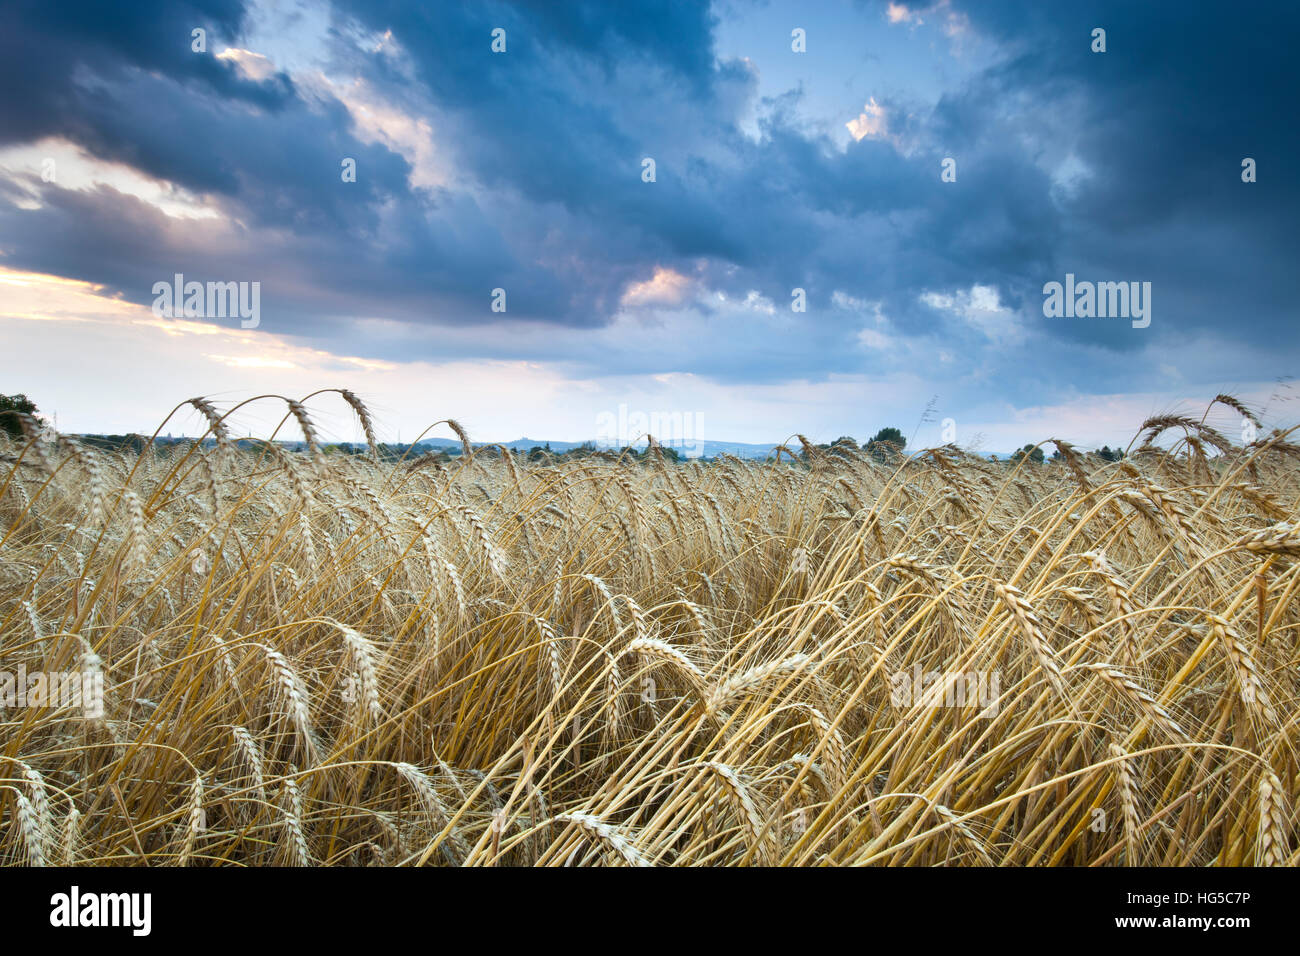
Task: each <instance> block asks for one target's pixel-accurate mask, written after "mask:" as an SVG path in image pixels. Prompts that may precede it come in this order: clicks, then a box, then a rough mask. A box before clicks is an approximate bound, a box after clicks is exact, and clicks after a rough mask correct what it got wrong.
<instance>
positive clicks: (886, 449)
mask: <svg viewBox="0 0 1300 956" xmlns="http://www.w3.org/2000/svg"><path fill="white" fill-rule="evenodd" d="M906 447H907V439H906V438H904V437H903V433H902V432H901V431H899V430H898V429H897V428H894V427H893V426H892V425H891V426H889V427H887V428H882V429H880V431H878V432H876V435H875V437H874V438H872V439H871V441H869V442H867V451H868V452H870V454H871V457H872V458H875V459H876V460H877V461H884V460H885V459H886V458H887V457H889V454H890V453H891V452H895V453H897V452H901V451H902V450H903V449H904V448H906Z"/></svg>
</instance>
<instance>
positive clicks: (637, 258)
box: [0, 0, 1300, 452]
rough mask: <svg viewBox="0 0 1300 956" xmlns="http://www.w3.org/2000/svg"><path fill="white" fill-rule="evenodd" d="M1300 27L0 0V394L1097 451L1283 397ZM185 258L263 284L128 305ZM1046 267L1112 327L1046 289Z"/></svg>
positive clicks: (372, 1)
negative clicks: (1166, 416) (213, 305)
mask: <svg viewBox="0 0 1300 956" xmlns="http://www.w3.org/2000/svg"><path fill="white" fill-rule="evenodd" d="M1097 29H1101V30H1103V31H1104V51H1102V50H1098V49H1095V48H1096V47H1097V46H1098V44H1099V39H1098V35H1097V34H1096V33H1095V31H1096V30H1097ZM196 30H201V31H203V32H202V34H201V38H202V42H201V43H200V42H199V41H198V40H197V39H196V37H195V31H196ZM494 31H503V32H494ZM1298 37H1300V6H1297V5H1295V4H1292V3H1275V4H1270V3H1265V4H1261V5H1254V6H1250V7H1231V8H1225V7H1223V5H1222V4H1217V3H1199V2H1193V0H1189V2H1184V3H1179V4H1172V3H1133V2H1132V0H1116V2H1077V3H1076V2H1070V3H1065V2H1062V3H1042V2H1038V0H980V2H973V0H972V2H967V0H932V2H926V3H921V2H907V3H900V2H889V0H886V2H883V3H877V2H868V0H821V2H810V0H803V2H797V3H784V2H775V0H773V2H739V0H718V2H715V3H712V4H707V3H684V2H673V0H648V2H626V3H619V4H608V3H599V2H584V0H573V2H563V3H560V2H552V0H515V2H481V0H473V2H464V3H459V2H452V0H444V2H439V3H436V4H428V3H413V2H403V3H397V2H385V0H367V2H355V3H354V2H350V0H335V2H328V0H292V2H270V0H252V2H241V0H194V2H186V0H179V2H178V0H165V2H163V0H160V2H154V0H138V2H133V3H131V4H127V5H121V6H112V7H110V6H109V5H105V4H102V3H98V2H89V0H88V2H84V3H78V2H61V3H58V4H51V3H48V2H45V0H17V2H11V3H9V4H7V5H6V14H5V26H4V29H3V31H0V93H3V95H0V393H6V394H7V393H15V392H24V393H26V394H27V395H29V396H30V397H31V398H32V399H34V400H35V401H36V402H37V404H38V405H39V406H40V407H41V409H42V411H43V412H45V413H47V415H57V424H58V427H59V428H60V429H61V430H63V431H68V432H101V433H126V432H141V431H142V432H151V431H153V430H154V429H155V428H156V427H158V426H159V425H160V424H162V423H163V420H164V419H165V418H166V417H167V415H168V413H169V412H170V411H171V410H172V409H173V408H174V407H175V406H177V405H178V404H179V403H182V402H183V401H184V400H185V399H187V398H189V397H191V396H194V395H205V396H208V397H210V398H212V399H213V400H214V401H216V402H217V404H218V405H219V406H221V407H229V406H231V405H234V404H235V403H237V402H240V401H243V400H245V399H249V398H253V397H255V396H260V395H266V394H274V395H285V396H289V397H293V398H297V397H300V396H303V395H305V394H307V393H310V392H313V391H316V390H317V389H321V388H330V387H341V388H350V389H352V390H353V391H354V392H356V393H357V394H358V395H360V396H361V397H362V399H363V400H365V401H366V403H367V404H368V405H369V406H370V407H371V409H372V411H373V413H374V415H375V418H376V420H377V423H378V426H379V433H380V437H381V438H383V439H389V440H398V439H406V440H410V439H412V438H414V437H415V436H416V435H419V434H420V433H422V432H423V431H424V430H425V429H426V428H427V427H428V426H429V425H431V424H432V423H434V422H436V421H439V420H441V419H446V418H448V417H450V418H455V419H457V420H459V421H460V422H461V423H463V424H464V425H465V427H466V428H467V429H468V431H469V432H470V434H471V436H472V437H473V438H475V439H479V440H500V441H504V440H510V439H515V438H518V437H520V436H529V437H533V438H540V439H554V440H581V439H586V438H591V437H595V436H596V434H597V431H598V427H599V426H598V423H599V422H600V421H602V420H603V421H606V422H608V421H609V420H611V418H619V420H621V421H627V420H631V421H633V422H635V421H637V419H636V418H635V415H633V416H632V417H631V418H630V419H629V415H628V414H627V413H628V412H629V411H631V412H632V413H641V414H642V415H644V416H646V417H648V418H650V419H651V420H654V421H656V422H657V423H659V424H660V426H661V427H668V426H666V425H665V423H669V425H671V423H673V422H680V421H685V422H687V423H688V425H687V427H688V428H689V429H690V432H691V434H690V435H688V436H686V437H690V438H704V439H711V440H719V441H723V440H726V441H747V442H779V441H783V440H785V439H787V438H788V437H790V436H792V435H794V434H796V433H802V434H804V435H807V436H808V437H810V438H812V439H813V440H815V441H830V440H833V439H834V438H836V437H839V436H841V435H853V436H855V437H857V438H859V439H864V438H867V437H870V435H871V434H872V433H874V432H875V431H876V430H877V429H878V428H880V427H882V426H885V425H894V426H897V427H899V428H900V429H901V430H902V431H903V433H904V435H906V436H908V437H909V438H911V439H912V445H913V447H919V446H925V445H933V444H940V443H942V442H944V441H948V440H956V441H957V442H959V443H961V444H964V445H968V446H972V447H975V448H980V449H983V450H985V451H990V452H1003V451H1006V450H1009V449H1012V448H1016V447H1019V446H1020V445H1022V444H1024V443H1026V442H1038V441H1041V440H1044V439H1047V438H1049V437H1059V438H1065V439H1068V440H1071V441H1074V442H1076V443H1078V444H1080V445H1082V446H1084V447H1097V446H1099V445H1101V444H1103V443H1108V444H1116V443H1120V444H1126V443H1127V442H1128V440H1129V439H1130V438H1131V437H1132V436H1133V434H1134V432H1135V430H1136V428H1137V426H1138V425H1139V424H1140V422H1141V421H1142V420H1143V419H1145V418H1146V417H1148V416H1150V415H1153V414H1158V413H1164V412H1179V413H1188V414H1195V415H1196V416H1197V417H1198V418H1199V417H1200V415H1201V413H1202V412H1203V411H1204V409H1205V406H1206V405H1208V404H1209V402H1210V400H1211V399H1212V398H1213V397H1214V396H1215V395H1216V394H1218V393H1220V392H1228V393H1231V394H1233V395H1236V396H1237V397H1239V398H1241V399H1243V400H1245V401H1247V402H1248V403H1249V404H1251V405H1252V406H1253V407H1255V408H1256V409H1257V410H1260V411H1261V412H1262V413H1263V417H1264V419H1265V424H1266V426H1268V427H1273V426H1275V425H1281V426H1284V427H1285V426H1289V425H1292V424H1295V423H1296V421H1297V420H1300V403H1297V402H1296V401H1294V400H1293V399H1292V396H1293V394H1296V393H1295V392H1294V390H1293V388H1292V382H1291V378H1290V377H1291V376H1293V375H1296V374H1298V372H1297V364H1300V363H1297V357H1298V356H1300V323H1298V322H1297V316H1296V303H1297V293H1300V270H1298V269H1297V268H1296V264H1297V259H1298V258H1300V257H1298V256H1297V252H1298V251H1300V241H1298V240H1297V237H1296V228H1295V224H1296V222H1297V218H1298V217H1300V186H1298V185H1297V180H1296V176H1295V175H1294V173H1291V172H1288V171H1287V169H1288V167H1287V166H1286V164H1287V162H1291V161H1294V158H1295V157H1296V156H1300V133H1298V132H1297V125H1296V123H1295V122H1294V119H1293V114H1294V109H1295V95H1296V90H1297V88H1300V84H1298V83H1297V75H1296V74H1297V70H1296V68H1295V67H1293V66H1291V65H1290V59H1291V53H1292V48H1293V46H1294V44H1295V41H1296V39H1297V38H1298ZM494 46H495V47H496V49H494ZM502 47H504V48H503V49H502ZM1248 159H1249V160H1253V163H1251V164H1250V166H1251V170H1252V172H1253V176H1249V175H1246V173H1245V172H1244V167H1243V163H1244V162H1245V161H1246V160H1248ZM647 160H653V176H651V175H650V172H651V171H650V169H648V164H647V162H646V161H647ZM352 172H354V173H355V175H352ZM1247 178H1250V179H1253V181H1249V182H1248V181H1244V180H1245V179H1247ZM178 274H179V275H182V276H183V277H184V282H191V281H193V282H199V283H204V284H206V283H218V282H219V283H228V282H232V283H243V284H246V285H244V286H242V288H244V289H245V290H246V291H248V290H251V289H252V288H253V286H252V284H253V283H257V289H258V298H257V300H256V301H257V303H258V307H257V310H256V324H255V327H244V326H245V325H247V324H248V323H246V322H243V321H241V319H240V317H238V316H233V317H232V316H229V315H224V314H212V312H213V311H215V310H211V309H208V308H206V307H205V308H200V309H196V310H194V311H195V312H197V313H199V314H194V315H188V316H187V315H184V314H180V315H167V314H159V311H160V310H159V308H158V302H159V300H161V299H165V300H166V301H167V302H171V301H172V299H171V296H170V294H167V295H165V296H160V294H159V293H158V291H157V290H158V283H174V281H175V279H174V277H175V276H176V275H178ZM1067 275H1070V276H1073V277H1074V281H1076V282H1078V283H1125V284H1126V288H1136V289H1139V290H1149V292H1148V293H1147V294H1146V295H1144V296H1143V300H1142V301H1143V302H1144V303H1145V304H1146V306H1148V309H1147V313H1146V317H1145V319H1142V320H1141V321H1139V320H1138V318H1137V317H1136V316H1133V317H1130V316H1129V315H1124V314H1121V315H1109V316H1105V317H1101V316H1079V315H1073V316H1069V315H1067V316H1059V315H1047V314H1045V309H1044V300H1045V298H1046V296H1045V292H1044V289H1045V286H1046V285H1047V284H1048V283H1051V282H1060V283H1065V282H1066V281H1067V280H1066V276H1067ZM1129 283H1137V284H1138V285H1137V286H1136V287H1134V286H1129V285H1128V284H1129ZM1148 283H1149V285H1147V284H1148ZM248 301H250V302H251V301H252V300H251V299H249V300H248ZM799 306H802V309H800V308H799ZM1148 319H1149V324H1145V325H1143V322H1145V321H1146V320H1148ZM311 407H312V410H313V412H314V414H315V416H316V418H317V419H318V422H319V424H320V425H321V427H322V431H323V433H324V434H325V436H326V438H327V439H331V440H343V441H352V440H357V439H358V438H359V437H360V430H359V427H358V426H357V424H356V423H355V421H353V420H352V418H350V416H349V410H348V408H347V406H346V405H344V404H343V403H342V402H341V400H338V397H337V396H327V397H322V398H320V399H317V400H313V403H312V405H311ZM927 408H928V409H929V411H928V412H927ZM620 410H622V413H623V414H622V415H621V418H620ZM282 414H283V405H282V403H277V402H275V401H273V400H261V401H257V402H253V403H251V404H250V405H248V406H246V407H244V408H241V409H240V410H239V411H238V412H237V413H236V416H235V417H234V419H233V423H234V430H235V431H236V432H237V433H241V434H244V433H247V434H266V433H268V432H269V429H270V428H273V427H274V426H275V425H276V424H277V423H278V422H279V420H280V418H281V416H282ZM1211 422H1212V423H1214V424H1216V425H1217V426H1218V427H1220V428H1222V429H1224V430H1225V431H1227V432H1228V433H1229V434H1233V433H1234V430H1235V429H1236V428H1237V427H1238V424H1239V423H1238V421H1237V420H1236V418H1235V417H1234V416H1233V415H1232V414H1230V413H1228V412H1226V411H1224V410H1223V409H1221V408H1220V409H1219V410H1217V411H1216V412H1215V413H1213V414H1212V415H1211ZM674 427H675V426H674ZM202 430H203V425H202V424H201V419H200V418H199V417H198V415H197V413H195V412H194V411H193V410H192V409H186V410H183V411H181V412H180V413H178V414H176V415H175V416H174V417H172V418H171V419H169V420H168V421H167V423H166V425H165V426H164V428H163V431H164V432H170V433H174V434H182V433H188V434H198V433H200V432H201V431H202ZM433 434H436V435H439V436H442V437H448V436H449V435H450V432H448V431H447V429H446V427H445V426H441V428H440V429H439V430H435V431H434V432H433ZM626 437H627V438H634V437H636V436H635V435H629V436H626ZM656 437H659V438H661V439H666V440H672V439H673V438H674V436H673V435H671V434H668V435H658V436H656Z"/></svg>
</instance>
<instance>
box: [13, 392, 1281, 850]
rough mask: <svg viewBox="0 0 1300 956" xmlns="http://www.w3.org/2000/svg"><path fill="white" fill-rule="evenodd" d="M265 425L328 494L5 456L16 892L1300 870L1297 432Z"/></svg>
mask: <svg viewBox="0 0 1300 956" xmlns="http://www.w3.org/2000/svg"><path fill="white" fill-rule="evenodd" d="M259 401H262V402H266V401H271V400H270V399H266V398H263V399H260V400H259ZM276 401H278V402H279V404H278V405H277V407H276V410H275V415H276V416H277V417H278V416H282V417H283V419H284V421H283V422H282V424H284V425H287V426H288V428H289V429H292V430H293V434H291V435H287V436H284V435H282V436H280V437H281V438H285V439H287V440H297V439H298V435H299V433H301V436H302V444H301V446H300V447H302V448H303V449H304V450H303V451H301V452H299V451H295V450H292V446H290V445H288V444H285V443H279V442H276V443H271V442H258V441H252V440H237V439H235V438H234V437H232V436H234V435H236V434H239V433H241V431H242V428H241V427H240V424H239V422H240V416H241V415H242V414H244V413H245V411H246V409H245V408H243V407H235V408H226V407H222V408H218V406H217V404H216V403H214V402H212V401H210V400H208V399H204V398H195V399H191V400H190V401H188V402H186V403H184V406H183V407H184V408H185V409H186V410H188V412H189V413H190V414H192V413H193V412H194V411H197V413H198V414H199V415H200V416H201V419H202V423H203V425H204V427H206V428H207V429H208V432H207V434H206V435H205V436H204V439H203V440H202V441H197V442H182V443H177V444H171V445H162V444H159V445H156V446H155V445H151V444H149V443H145V444H144V446H143V450H141V448H140V445H139V443H136V445H135V446H133V447H132V448H123V449H121V450H118V451H106V450H103V448H102V446H97V445H95V443H94V442H89V441H86V440H82V439H77V438H75V437H72V436H62V435H54V434H52V433H50V432H48V431H44V432H43V431H41V430H40V429H39V428H37V427H36V426H35V425H34V423H32V422H24V423H23V426H24V427H23V435H22V437H21V439H20V440H18V441H12V440H10V439H8V438H5V437H0V863H6V864H13V865H22V864H42V863H81V864H91V865H113V864H120V865H141V864H146V863H147V864H151V865H177V864H185V865H190V866H212V865H220V864H223V863H227V864H236V865H276V864H283V863H292V864H295V865H312V866H317V865H319V866H328V865H335V864H339V865H358V864H364V865H374V864H383V865H415V864H419V865H449V866H451V865H455V866H461V865H464V866H479V865H492V866H514V865H555V866H563V865H610V864H630V865H638V866H639V865H680V866H695V865H718V866H723V865H741V864H744V865H749V864H753V865H787V866H797V865H845V864H874V865H914V866H931V865H936V864H951V865H992V866H1005V865H1033V866H1038V865H1072V866H1095V865H1116V864H1131V865H1184V866H1205V865H1221V866H1225V865H1226V866H1235V865H1255V864H1268V865H1279V864H1280V865H1294V864H1295V863H1296V862H1297V860H1298V859H1300V850H1298V849H1297V844H1296V838H1297V832H1296V831H1297V828H1296V827H1295V826H1294V825H1293V823H1294V821H1293V820H1292V819H1291V817H1290V813H1291V810H1290V808H1293V807H1295V806H1297V805H1300V804H1298V801H1297V798H1298V797H1300V792H1298V791H1300V762H1298V761H1297V755H1296V745H1297V736H1298V734H1300V731H1298V730H1297V728H1298V726H1300V723H1298V722H1297V718H1296V703H1297V700H1298V699H1300V645H1298V644H1297V634H1300V599H1298V598H1297V595H1298V594H1300V571H1298V570H1297V568H1298V567H1300V563H1298V562H1297V561H1296V560H1295V559H1296V558H1297V557H1300V537H1298V536H1297V527H1300V524H1298V522H1300V472H1298V471H1297V469H1296V456H1295V455H1294V454H1293V450H1294V449H1295V446H1294V445H1292V444H1290V443H1289V442H1288V441H1287V436H1286V435H1285V434H1283V433H1274V434H1273V435H1272V436H1271V437H1270V438H1268V439H1264V440H1261V441H1259V442H1255V443H1254V444H1251V445H1249V446H1247V447H1236V446H1233V445H1232V444H1230V443H1229V442H1228V440H1227V439H1226V438H1224V436H1223V435H1222V434H1221V433H1219V432H1217V431H1215V430H1214V429H1212V428H1210V427H1209V426H1206V425H1205V424H1204V423H1203V420H1200V421H1198V419H1197V418H1196V417H1191V416H1187V417H1183V416H1174V415H1169V416H1163V417H1160V418H1156V419H1152V420H1150V421H1148V422H1146V423H1143V424H1142V426H1141V427H1140V429H1139V433H1140V434H1141V436H1142V438H1143V439H1149V441H1148V442H1145V443H1144V444H1142V445H1141V447H1139V448H1138V450H1137V452H1136V453H1135V454H1134V455H1133V456H1132V457H1130V458H1127V459H1124V460H1122V461H1120V462H1115V463H1112V462H1109V461H1105V460H1103V459H1101V458H1099V457H1098V456H1096V455H1092V454H1087V453H1084V452H1082V451H1080V450H1079V449H1076V448H1075V447H1074V446H1072V445H1070V444H1069V443H1068V442H1065V441H1056V442H1055V445H1056V448H1057V449H1058V451H1059V452H1060V456H1059V457H1058V458H1055V459H1051V460H1048V461H1046V462H1043V463H1037V462H1034V461H1032V460H1031V459H1027V458H1026V459H1024V460H1022V461H1019V462H1016V463H1005V462H1002V463H999V462H994V461H989V460H985V459H981V458H979V457H976V456H974V455H971V454H967V453H965V452H963V451H961V450H960V449H957V448H955V447H953V446H945V447H943V448H939V449H929V450H926V451H923V452H921V453H919V454H916V455H913V456H911V457H907V456H905V455H904V454H902V453H899V452H898V451H897V450H894V449H883V450H880V453H879V455H876V454H866V453H862V452H860V451H858V450H856V449H853V448H848V447H841V446H837V447H836V448H834V449H832V450H830V451H826V450H825V449H822V448H819V447H818V446H816V445H814V444H812V443H811V441H809V440H808V439H805V438H803V437H800V438H799V441H798V443H794V442H792V444H791V447H793V448H794V449H796V450H795V451H791V449H790V448H787V447H784V446H782V450H781V453H780V455H779V456H778V457H777V459H776V460H770V461H767V462H762V463H760V462H754V461H742V460H740V459H737V458H734V457H730V456H720V457H719V458H718V459H716V460H713V461H709V462H699V461H695V462H676V461H671V460H670V459H669V456H667V455H666V453H665V452H664V451H663V450H662V449H661V448H660V447H659V446H658V445H657V443H656V444H652V445H651V446H650V448H649V449H648V451H647V452H646V453H645V454H643V455H635V454H631V453H626V452H625V453H624V454H622V455H616V454H613V453H592V454H586V455H578V454H568V455H559V456H553V455H546V456H542V457H541V458H540V459H538V460H532V459H528V458H525V457H524V456H521V455H516V454H513V453H511V452H510V451H509V450H508V449H504V448H502V447H501V446H476V445H474V444H473V442H471V440H470V437H469V435H468V434H467V433H466V431H465V429H464V428H463V427H461V425H459V424H458V423H457V422H455V421H451V420H444V421H443V422H439V423H438V426H439V427H445V428H447V429H450V433H451V434H454V435H455V436H456V437H457V439H458V440H459V445H458V447H456V452H457V454H448V453H446V452H425V451H424V448H423V447H417V448H416V449H414V450H410V451H406V452H405V453H404V452H403V450H401V449H398V450H394V449H393V448H392V447H391V446H386V445H382V444H381V443H380V441H379V440H378V438H377V428H378V425H377V423H376V421H375V419H374V418H373V417H372V415H371V414H370V412H369V410H368V409H367V408H366V406H365V404H364V403H363V402H362V400H361V399H360V398H359V397H358V396H357V395H355V394H354V393H352V392H349V391H346V390H332V391H329V392H322V393H317V394H315V395H312V396H308V397H306V398H304V399H301V400H295V401H289V400H276ZM327 402H338V403H339V404H340V408H341V410H343V411H345V412H346V413H347V414H349V415H355V419H356V420H357V421H358V422H359V423H360V426H361V428H362V430H363V431H364V432H365V436H366V446H367V447H366V450H365V453H363V454H348V453H345V452H341V451H339V450H338V449H337V448H335V447H333V446H330V445H329V444H328V443H327V441H326V439H325V438H324V437H323V436H322V433H321V430H320V429H319V428H318V426H317V425H316V424H315V423H316V421H322V422H323V421H325V420H326V418H325V417H323V413H324V411H325V410H326V409H325V408H324V407H323V405H324V403H327ZM1215 404H1217V405H1219V406H1223V407H1224V408H1226V409H1229V410H1233V411H1234V412H1241V411H1242V409H1243V408H1244V406H1240V403H1237V402H1236V401H1235V400H1234V399H1231V396H1218V397H1217V398H1216V399H1215ZM1243 414H1244V412H1243ZM1162 435H1163V436H1164V438H1165V443H1166V444H1168V443H1169V441H1170V440H1175V443H1174V444H1173V446H1172V449H1171V450H1165V449H1162V448H1161V447H1158V446H1156V445H1155V444H1154V441H1155V440H1156V439H1158V438H1160V437H1161V436H1162ZM1179 435H1181V437H1178V436H1179ZM800 448H801V449H802V451H801V452H800V451H799V450H798V449H800ZM19 673H23V674H27V675H33V674H38V673H40V674H50V675H78V676H80V677H81V678H82V679H83V683H84V684H85V685H86V686H88V687H91V688H99V687H102V694H97V696H96V700H95V702H94V706H90V705H89V702H78V701H71V700H66V699H55V696H54V694H53V692H52V690H50V689H48V688H47V690H46V691H43V692H42V693H45V696H44V697H41V696H40V695H39V694H38V695H37V696H36V697H35V698H33V697H32V695H31V694H30V693H27V691H29V690H30V688H28V687H24V693H25V695H26V696H25V698H24V700H23V705H22V706H19V700H18V696H17V694H16V690H17V688H16V686H14V682H13V675H17V674H19ZM7 678H8V679H9V683H8V684H6V683H5V680H6V679H7ZM1098 821H1101V822H1098Z"/></svg>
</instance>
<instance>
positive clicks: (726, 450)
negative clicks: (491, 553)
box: [420, 438, 776, 461]
mask: <svg viewBox="0 0 1300 956" xmlns="http://www.w3.org/2000/svg"><path fill="white" fill-rule="evenodd" d="M420 444H421V445H428V446H430V447H433V448H447V449H453V448H459V447H460V442H459V441H456V440H455V439H452V438H426V439H425V440H424V441H422V442H420ZM584 444H595V440H594V439H592V440H590V441H589V442H580V441H554V440H549V441H548V440H547V439H544V438H516V439H514V440H513V441H503V442H473V445H474V447H476V448H477V447H480V446H482V445H505V446H506V447H507V448H509V449H511V450H512V451H524V452H526V451H528V450H529V449H532V448H545V447H546V446H547V445H549V446H550V447H551V451H553V452H566V451H572V450H573V449H574V448H578V447H580V446H582V445H584ZM660 444H662V445H663V446H664V447H665V448H675V449H677V451H678V452H680V453H681V454H682V455H690V454H693V453H694V452H696V451H699V452H700V453H701V454H702V455H703V456H704V457H705V458H714V457H716V456H717V455H721V454H727V455H735V456H736V457H737V458H756V459H759V460H760V461H761V460H762V459H764V458H766V457H768V456H769V455H771V454H773V453H774V452H775V450H776V445H774V444H773V445H763V444H751V443H749V442H741V441H703V442H694V441H688V442H671V441H665V442H661V443H660ZM597 447H600V446H597ZM637 447H638V448H644V447H645V443H644V442H641V443H639V444H638V445H637Z"/></svg>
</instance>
